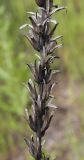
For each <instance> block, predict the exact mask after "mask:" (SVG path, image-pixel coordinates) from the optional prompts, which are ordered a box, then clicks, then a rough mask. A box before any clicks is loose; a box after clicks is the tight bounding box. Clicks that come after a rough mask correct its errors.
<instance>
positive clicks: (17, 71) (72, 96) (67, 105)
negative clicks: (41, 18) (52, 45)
mask: <svg viewBox="0 0 84 160" xmlns="http://www.w3.org/2000/svg"><path fill="white" fill-rule="evenodd" d="M54 1H55V3H57V4H59V5H65V6H67V8H68V12H67V14H66V13H65V12H64V11H63V12H62V13H60V14H59V15H58V14H56V15H55V17H54V18H55V19H57V20H58V21H59V27H58V30H57V32H56V34H57V35H59V34H63V35H64V40H63V42H64V44H65V45H64V47H63V48H62V49H60V51H59V55H60V57H61V60H60V61H59V63H58V64H56V63H55V64H54V65H53V67H55V66H56V67H59V66H60V67H59V68H61V71H62V73H61V74H60V76H58V77H57V79H56V78H55V80H59V84H58V86H57V88H55V89H54V94H55V95H56V96H57V99H56V102H57V104H58V105H60V106H62V110H63V112H62V113H58V114H56V119H55V121H54V122H53V123H52V125H53V126H54V125H55V127H53V126H52V128H51V129H52V132H51V129H50V130H49V134H48V135H47V137H46V138H47V140H48V142H47V144H46V148H47V149H48V150H53V148H54V152H52V157H54V156H56V157H57V159H56V160H66V159H67V160H84V151H83V148H84V1H83V0H81V1H79V0H68V1H67V0H54ZM36 8H37V6H36V4H35V1H34V0H31V1H28V0H17V1H16V0H15V1H12V0H0V160H14V159H16V160H23V159H29V154H28V153H27V152H26V150H27V149H25V148H26V146H25V144H24V141H23V137H24V135H25V133H28V135H29V133H30V130H29V128H28V127H27V124H26V123H25V121H24V118H23V115H24V108H25V107H27V106H29V107H30V100H29V96H28V92H27V89H26V87H25V85H24V84H25V83H27V80H28V78H29V77H30V76H31V75H30V72H29V70H28V69H27V66H26V64H27V63H29V62H31V61H33V60H34V58H36V57H35V56H34V54H33V53H34V52H35V51H34V50H33V49H32V47H31V46H30V44H29V43H28V42H27V41H26V39H24V38H23V36H22V35H21V33H20V31H19V27H20V26H21V25H22V24H24V23H27V22H28V15H27V14H26V12H27V11H33V10H36ZM66 112H67V114H66ZM55 122H56V123H55ZM55 128H56V129H55ZM52 133H54V134H52ZM52 135H53V136H52ZM60 135H61V136H60ZM56 137H57V138H56ZM55 138H56V139H55ZM52 139H53V140H54V141H52ZM58 140H59V141H58ZM51 141H52V144H53V145H51ZM58 142H59V143H58ZM24 157H25V158H24ZM63 158H64V159H63ZM30 159H31V158H30Z"/></svg>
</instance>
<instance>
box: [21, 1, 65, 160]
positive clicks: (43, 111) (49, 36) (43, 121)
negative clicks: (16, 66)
mask: <svg viewBox="0 0 84 160" xmlns="http://www.w3.org/2000/svg"><path fill="white" fill-rule="evenodd" d="M36 3H37V5H38V6H39V7H41V8H40V9H39V12H36V13H35V12H28V14H29V19H30V22H31V24H25V25H23V26H22V27H21V28H20V29H23V28H24V27H29V32H28V33H26V34H25V37H26V38H27V39H28V40H29V42H30V43H31V45H32V46H33V48H34V49H35V50H36V51H38V54H37V57H38V60H35V62H34V64H28V67H29V69H30V70H31V72H32V75H33V80H31V79H30V80H29V82H28V90H29V92H30V95H31V101H32V114H29V113H28V109H26V117H25V118H26V120H27V122H28V124H29V126H30V128H31V130H32V131H33V132H34V133H35V135H36V136H32V137H31V139H30V141H29V140H27V139H26V138H25V141H26V143H27V145H28V147H29V151H30V153H31V155H32V156H33V157H34V159H35V160H49V157H46V156H45V154H44V153H43V152H42V138H43V136H44V135H45V132H46V130H47V129H48V128H49V125H50V122H51V120H52V117H53V111H52V112H51V110H50V108H51V109H52V108H55V109H56V108H57V107H56V106H55V105H53V104H52V99H53V98H54V97H53V95H52V89H53V87H54V85H55V84H54V83H52V82H51V80H52V76H53V74H54V73H57V71H55V72H54V71H53V70H52V68H51V63H52V62H53V61H54V60H55V59H58V58H59V57H58V56H57V55H56V49H58V48H60V47H61V46H62V44H58V39H61V38H62V36H56V37H55V38H53V34H54V32H55V30H56V28H57V26H58V22H57V21H56V20H52V19H51V16H52V15H53V14H54V13H55V12H58V11H60V10H62V9H65V7H57V6H56V7H55V5H53V0H36Z"/></svg>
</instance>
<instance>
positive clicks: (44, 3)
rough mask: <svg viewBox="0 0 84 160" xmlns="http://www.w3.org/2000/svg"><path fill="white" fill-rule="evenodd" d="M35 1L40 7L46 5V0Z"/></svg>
mask: <svg viewBox="0 0 84 160" xmlns="http://www.w3.org/2000/svg"><path fill="white" fill-rule="evenodd" d="M35 1H36V4H37V5H38V6H39V7H43V8H45V7H46V0H35Z"/></svg>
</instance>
